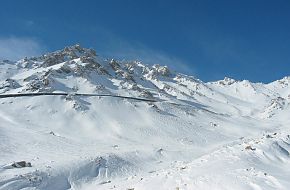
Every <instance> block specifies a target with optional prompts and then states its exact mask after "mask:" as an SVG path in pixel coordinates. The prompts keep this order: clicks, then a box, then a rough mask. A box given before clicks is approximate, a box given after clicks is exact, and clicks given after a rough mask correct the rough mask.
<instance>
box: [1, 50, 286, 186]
mask: <svg viewBox="0 0 290 190" xmlns="http://www.w3.org/2000/svg"><path fill="white" fill-rule="evenodd" d="M41 92H49V93H61V92H64V93H69V95H67V96H65V95H63V96H53V95H47V96H35V97H9V98H0V190H10V189H12V190H14V189H25V190H30V189H44V190H63V189H85V190H86V189H87V190H90V189H106V190H107V189H120V190H122V189H124V190H147V189H165V190H167V189H168V190H170V189H172V190H183V189H188V190H193V189H198V190H232V189H235V190H239V189H241V190H244V189H252V190H264V189H271V190H272V189H279V190H287V189H289V187H290V180H289V179H290V153H289V152H290V106H289V103H290V77H285V78H283V79H281V80H277V81H274V82H272V83H269V84H262V83H252V82H250V81H247V80H244V81H236V80H234V79H229V78H225V79H224V80H220V81H216V82H208V83H205V82H203V81H201V80H199V79H196V78H194V77H190V76H186V75H182V74H178V73H175V72H173V71H170V70H169V69H168V68H167V67H166V66H160V65H154V66H147V65H144V64H142V63H141V62H136V61H116V60H107V59H104V58H101V57H99V56H97V55H96V53H95V52H94V51H93V50H91V49H86V48H82V47H80V46H79V45H75V46H71V47H67V48H65V49H63V50H60V51H56V52H53V53H49V54H46V55H43V56H41V57H32V58H24V59H22V60H19V61H17V62H12V61H7V60H6V61H5V60H4V61H0V95H1V94H15V93H41ZM76 93H92V94H99V95H108V96H105V97H97V96H76V95H74V94H76ZM110 95H112V96H110ZM114 96H127V97H138V98H142V99H149V100H155V101H156V102H147V101H142V100H134V99H128V98H123V97H114ZM21 161H25V163H26V164H27V163H31V167H29V166H28V165H26V166H24V167H22V166H21V164H20V163H19V162H21ZM19 164H20V165H19ZM16 166H17V167H16Z"/></svg>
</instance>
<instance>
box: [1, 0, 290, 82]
mask: <svg viewBox="0 0 290 190" xmlns="http://www.w3.org/2000/svg"><path fill="white" fill-rule="evenodd" d="M0 5H1V11H0V24H1V25H0V58H2V59H3V58H11V59H17V58H19V57H21V56H23V55H34V54H40V53H42V52H46V51H52V50H57V49H61V48H63V47H64V46H67V45H73V44H75V43H80V44H81V45H82V46H84V47H91V48H94V49H96V51H97V53H98V54H99V55H101V56H103V57H110V58H111V57H117V58H119V59H138V60H142V61H143V62H145V63H148V64H154V63H159V64H167V65H169V67H171V68H173V69H174V70H177V71H179V72H183V73H186V74H191V75H194V76H196V77H198V78H200V79H202V80H204V81H210V80H217V79H222V78H224V77H225V76H228V77H232V78H235V79H239V80H241V79H249V80H251V81H262V82H270V81H273V80H277V79H279V78H282V77H284V76H288V75H290V1H289V0H227V1H225V0H218V1H217V0H211V1H210V0H175V1H171V0H162V1H161V0H79V1H75V0H66V1H65V0H63V1H60V0H46V1H44V0H43V1H40V0H27V1H25V0H18V1H17V0H14V1H12V0H2V1H1V2H0Z"/></svg>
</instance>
